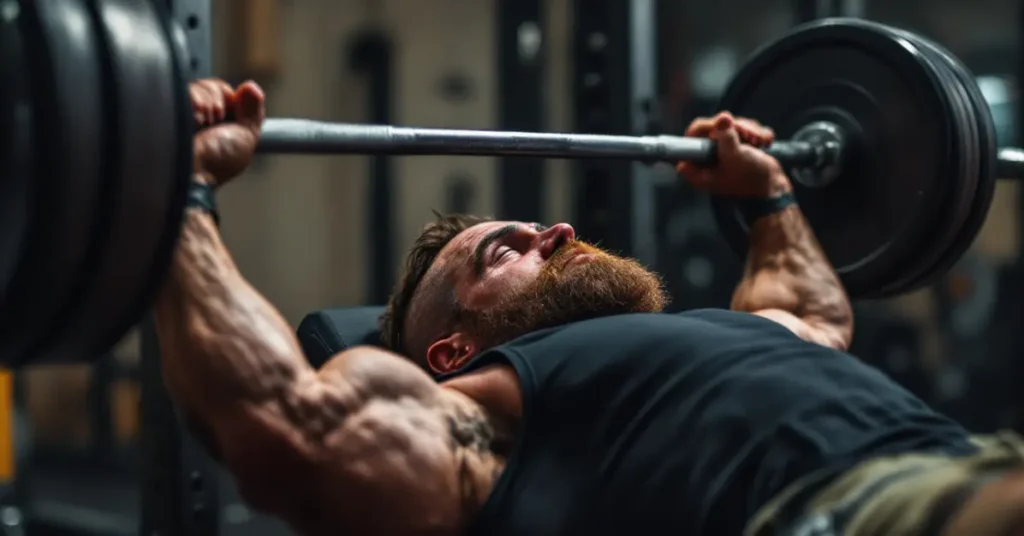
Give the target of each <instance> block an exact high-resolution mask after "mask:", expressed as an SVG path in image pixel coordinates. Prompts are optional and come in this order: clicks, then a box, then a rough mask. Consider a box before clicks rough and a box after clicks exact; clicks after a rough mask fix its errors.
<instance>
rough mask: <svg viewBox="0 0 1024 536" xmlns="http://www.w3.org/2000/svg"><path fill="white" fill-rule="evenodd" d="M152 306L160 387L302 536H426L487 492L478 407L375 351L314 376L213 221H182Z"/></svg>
mask: <svg viewBox="0 0 1024 536" xmlns="http://www.w3.org/2000/svg"><path fill="white" fill-rule="evenodd" d="M156 309H157V310H156V313H157V330H158V333H159V337H160V342H161V348H162V352H163V367H164V376H165V382H166V383H167V386H168V389H169V390H170V392H171V394H172V396H173V397H174V399H175V400H176V401H177V402H178V403H179V404H180V405H181V406H182V407H183V409H184V411H185V412H187V414H188V415H190V416H191V418H193V419H196V420H198V421H200V422H199V423H198V424H199V425H200V426H201V427H202V428H204V429H206V430H208V431H209V432H210V436H211V437H210V438H209V439H210V440H211V441H212V442H213V443H215V444H214V445H212V447H213V448H214V449H215V450H216V451H217V452H218V454H219V455H220V456H221V458H222V459H223V462H224V464H225V465H226V466H227V467H228V469H229V470H230V471H231V472H232V473H233V474H234V476H235V477H236V479H237V481H238V483H239V488H240V490H241V491H242V493H243V494H244V496H245V497H246V499H247V500H248V501H249V502H251V503H253V506H255V507H257V508H259V509H262V510H266V511H269V512H271V513H274V514H277V515H281V516H282V517H284V518H285V519H286V520H288V521H290V522H292V523H293V525H296V527H297V528H301V530H302V531H303V532H314V533H315V532H320V531H322V530H323V529H324V528H325V527H331V528H333V529H334V530H344V531H345V532H354V533H360V534H362V533H366V534H380V533H383V534H402V533H408V532H417V531H424V530H425V531H427V532H430V533H432V534H433V533H439V532H434V531H438V530H439V529H440V531H442V532H447V531H448V530H449V529H452V528H453V527H457V526H461V525H462V524H463V523H465V521H466V517H467V512H466V510H467V509H469V508H471V507H472V505H475V504H478V499H479V498H480V497H482V496H486V494H487V493H488V492H489V490H490V487H489V484H490V479H491V478H493V475H494V471H495V466H496V465H497V464H498V463H499V461H498V460H496V459H495V458H494V456H493V455H492V454H491V453H490V450H489V448H488V446H489V445H488V443H489V441H490V440H491V439H493V428H491V426H490V421H489V419H488V417H487V416H486V415H485V414H484V412H483V411H482V410H481V409H480V407H479V406H478V405H477V404H475V403H474V402H472V401H471V400H469V399H468V398H466V397H464V396H462V395H460V394H458V393H456V392H454V391H451V390H447V389H443V388H440V387H438V386H437V385H436V384H435V383H434V382H433V381H432V380H431V379H430V378H429V377H427V376H426V374H425V373H423V372H422V371H420V370H419V369H418V368H416V367H415V366H414V365H412V364H411V363H408V362H407V361H406V360H404V359H401V358H399V357H397V356H394V355H392V354H389V353H387V352H384V351H383V350H378V349H371V348H363V349H353V350H349V351H347V352H343V353H342V354H339V355H338V356H336V357H335V359H333V360H332V361H331V362H329V363H328V364H327V365H325V366H324V367H323V368H322V369H321V370H320V371H315V370H313V369H312V368H311V367H310V366H309V365H308V364H307V363H306V360H305V358H304V356H303V354H302V352H301V350H300V348H299V346H298V344H297V341H296V340H295V339H294V337H293V335H292V331H291V328H290V327H289V326H288V324H287V323H286V322H285V321H284V320H283V319H282V318H281V316H280V315H279V314H278V312H277V311H276V310H275V309H274V308H273V307H272V306H271V305H270V304H268V303H267V302H266V300H264V299H263V297H262V296H260V294H259V293H258V292H256V290H255V289H253V288H252V287H251V286H250V285H249V284H248V283H247V282H246V281H245V279H244V278H243V277H242V276H241V274H240V273H239V272H238V270H237V268H236V267H235V265H234V263H233V262H232V260H231V257H230V256H229V254H228V253H227V251H226V249H225V248H224V245H223V244H222V242H221V240H220V237H219V235H218V233H217V230H216V227H215V225H214V224H213V222H212V220H211V219H210V218H209V217H208V216H206V215H204V214H201V213H198V212H193V211H190V212H189V214H188V215H187V216H186V221H185V224H184V228H183V232H182V237H181V241H180V243H179V246H178V249H177V252H176V255H175V258H174V261H173V266H172V268H171V272H170V274H169V277H168V281H167V283H166V286H165V288H164V289H163V292H162V293H161V296H160V297H159V300H158V303H157V308H156ZM428 505H429V506H428ZM411 524H414V525H415V526H413V525H411ZM417 533H419V532H417Z"/></svg>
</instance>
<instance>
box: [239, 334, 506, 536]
mask: <svg viewBox="0 0 1024 536" xmlns="http://www.w3.org/2000/svg"><path fill="white" fill-rule="evenodd" d="M285 398H291V400H290V401H288V402H285V403H282V404H280V405H268V406H265V407H262V408H250V413H249V415H247V416H244V417H243V418H242V419H240V420H239V421H237V422H236V423H235V424H234V426H235V427H236V430H235V432H236V433H235V434H234V435H235V436H236V438H237V440H236V441H232V442H231V446H230V447H228V448H225V449H223V450H224V457H225V463H226V464H227V465H228V466H229V468H230V469H231V471H232V473H233V474H234V475H235V477H236V479H237V480H238V483H239V488H240V490H241V491H242V493H243V495H244V496H245V498H246V499H247V500H249V501H250V502H251V503H253V506H255V507H257V508H260V509H263V510H267V511H270V512H272V513H277V514H279V515H282V517H285V518H286V519H287V518H288V517H298V518H302V517H305V518H308V517H310V516H313V517H321V516H328V517H330V518H332V521H331V522H332V523H333V524H336V525H338V526H344V527H345V528H346V529H348V530H351V531H356V532H359V531H360V530H362V529H364V528H365V529H369V528H371V527H368V526H364V525H366V524H372V525H373V527H372V528H374V529H375V530H378V531H379V530H380V528H381V527H382V526H386V525H387V524H389V523H407V522H409V519H417V518H422V517H423V516H425V515H427V514H429V516H435V521H436V522H439V523H455V522H457V521H458V519H459V517H460V507H461V506H462V503H461V500H460V497H461V496H462V495H461V494H462V493H464V492H465V491H466V490H465V489H464V482H463V478H462V476H463V475H462V471H463V470H464V469H465V467H466V465H467V464H474V463H481V460H482V458H483V457H484V456H485V453H484V452H476V451H474V450H473V449H472V448H467V447H466V446H464V445H462V444H460V442H459V441H458V440H457V438H456V437H455V434H454V429H455V428H457V426H458V425H457V423H458V422H460V420H461V421H479V422H480V423H485V422H486V418H485V416H484V414H483V412H482V410H480V408H479V407H478V406H476V405H475V404H474V403H473V402H472V401H470V400H468V399H465V398H460V395H458V394H457V393H453V392H451V391H449V390H446V389H442V388H441V387H439V386H438V385H437V384H436V383H435V382H434V381H433V380H432V379H431V378H430V377H428V376H427V375H426V374H425V373H424V372H423V371H421V370H420V369H419V368H417V367H416V366H414V365H413V364H411V363H409V362H408V361H406V360H405V359H402V358H400V357H398V356H395V355H394V354H390V353H388V352H385V351H383V350H379V349H375V348H356V349H352V350H349V351H346V352H343V353H342V354H339V355H338V356H336V357H335V358H334V359H332V360H331V361H330V362H328V363H327V364H326V365H324V367H322V368H321V370H320V373H319V377H318V378H317V379H316V381H315V382H313V383H311V384H309V385H305V386H297V387H296V391H295V392H294V393H291V394H290V395H289V396H288V397H285ZM243 427H244V428H245V429H241V428H243ZM222 446H223V443H222ZM428 504H429V507H428V506H427V505H428ZM425 508H429V510H428V511H427V512H424V511H421V510H423V509H425ZM310 509H313V510H315V512H311V511H310ZM403 509H407V510H409V511H408V512H406V511H403ZM398 531H399V530H398V527H396V529H395V530H394V531H393V532H398ZM385 532H387V531H385Z"/></svg>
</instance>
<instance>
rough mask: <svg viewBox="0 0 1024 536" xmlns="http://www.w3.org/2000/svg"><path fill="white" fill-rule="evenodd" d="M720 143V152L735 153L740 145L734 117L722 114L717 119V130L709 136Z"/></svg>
mask: <svg viewBox="0 0 1024 536" xmlns="http://www.w3.org/2000/svg"><path fill="white" fill-rule="evenodd" d="M709 137H710V138H711V139H713V140H715V142H717V143H718V152H719V154H722V153H726V154H729V153H733V152H735V151H736V149H737V148H738V147H739V145H740V135H739V132H736V124H735V123H734V122H733V119H732V117H730V116H728V115H725V114H722V115H719V116H718V117H717V118H715V128H714V130H712V131H711V135H710V136H709Z"/></svg>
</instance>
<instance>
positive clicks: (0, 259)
mask: <svg viewBox="0 0 1024 536" xmlns="http://www.w3.org/2000/svg"><path fill="white" fill-rule="evenodd" d="M14 5H15V6H17V4H14ZM21 20H22V18H21V17H20V14H18V16H13V17H0V311H6V310H8V308H9V307H11V303H10V300H9V299H8V296H9V295H10V292H11V289H10V286H9V284H10V282H11V279H12V278H13V277H14V273H15V270H16V269H17V267H18V265H19V264H20V262H21V261H22V254H23V252H24V249H23V248H24V244H25V240H26V238H27V235H28V232H29V229H28V227H29V203H30V198H29V195H30V189H29V187H30V184H31V183H32V159H33V154H32V149H33V143H32V142H33V140H32V134H33V128H32V118H33V115H34V103H33V100H32V91H31V89H30V88H29V86H28V76H26V73H28V61H27V58H26V53H27V51H26V46H25V42H24V40H23V39H22V35H21V34H22V32H21V28H19V23H20V22H21ZM15 307H16V306H15ZM4 350H6V346H5V345H4V344H3V341H2V340H0V356H5V355H9V353H8V352H6V351H4Z"/></svg>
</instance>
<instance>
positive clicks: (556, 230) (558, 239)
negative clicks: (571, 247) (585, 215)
mask: <svg viewBox="0 0 1024 536" xmlns="http://www.w3.org/2000/svg"><path fill="white" fill-rule="evenodd" d="M575 239H576V230H575V229H573V228H572V225H569V224H568V223H556V224H555V225H552V226H551V227H549V228H547V229H545V230H544V231H542V232H541V233H540V255H541V258H543V259H547V258H548V257H551V256H552V255H554V254H555V251H558V248H559V247H561V246H562V244H565V243H566V242H570V241H572V240H575Z"/></svg>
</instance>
